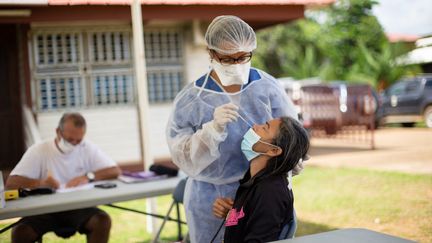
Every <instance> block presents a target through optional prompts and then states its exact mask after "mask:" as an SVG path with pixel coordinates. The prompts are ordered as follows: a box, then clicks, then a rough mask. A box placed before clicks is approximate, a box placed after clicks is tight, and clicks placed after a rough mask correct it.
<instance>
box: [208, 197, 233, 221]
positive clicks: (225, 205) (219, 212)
mask: <svg viewBox="0 0 432 243" xmlns="http://www.w3.org/2000/svg"><path fill="white" fill-rule="evenodd" d="M233 203H234V202H233V200H232V199H231V198H227V197H225V198H224V197H219V198H216V200H215V201H214V203H213V214H214V216H216V217H218V218H221V219H224V218H225V217H226V216H227V214H228V212H229V211H230V209H231V208H232V206H233Z"/></svg>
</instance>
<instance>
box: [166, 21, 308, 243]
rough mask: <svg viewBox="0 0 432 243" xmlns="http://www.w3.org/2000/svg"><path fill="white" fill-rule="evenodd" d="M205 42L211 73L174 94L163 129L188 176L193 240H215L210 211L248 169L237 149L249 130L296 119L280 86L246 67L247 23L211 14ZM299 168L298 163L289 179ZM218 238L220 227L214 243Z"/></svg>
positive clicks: (251, 38)
mask: <svg viewBox="0 0 432 243" xmlns="http://www.w3.org/2000/svg"><path fill="white" fill-rule="evenodd" d="M205 40H206V42H207V48H208V52H209V55H210V59H211V68H210V70H209V71H208V72H207V73H206V74H205V75H203V76H202V77H201V78H199V79H198V80H196V81H195V82H193V83H189V84H188V85H186V86H185V87H184V88H183V89H182V91H180V93H179V94H178V95H177V97H176V99H175V100H174V109H173V112H172V114H171V116H170V119H169V121H168V124H167V131H166V132H167V141H168V146H169V149H170V152H171V156H172V159H173V162H174V163H175V164H176V165H177V166H179V167H180V169H181V170H183V171H184V172H185V173H186V174H187V175H188V176H189V177H190V179H189V180H188V181H187V184H186V188H185V194H184V205H185V209H186V219H187V223H188V226H189V234H190V239H191V242H193V243H207V242H210V241H211V240H212V238H213V236H214V235H215V234H216V233H217V232H218V228H219V226H220V225H221V223H222V220H221V219H218V218H216V217H215V216H214V215H213V213H212V205H213V202H214V201H215V200H216V198H221V197H222V198H234V196H235V192H236V190H237V188H238V186H239V182H238V181H239V180H240V179H241V178H242V177H243V175H244V174H245V172H246V171H247V170H248V167H249V162H248V160H247V159H246V157H245V156H244V155H243V153H242V151H241V149H240V143H241V141H242V138H243V135H244V134H245V133H246V131H247V130H248V129H249V128H250V127H251V126H252V124H262V123H265V122H266V121H268V120H271V119H272V118H278V117H282V116H290V117H293V118H295V119H297V117H298V115H297V113H296V111H295V108H294V105H293V103H292V102H291V101H290V99H289V98H288V96H287V95H286V93H285V91H284V90H283V89H282V88H281V86H280V85H279V83H278V81H277V80H276V79H275V78H274V77H272V76H270V75H269V74H267V73H265V72H263V71H261V70H258V69H255V68H251V62H250V60H251V58H252V51H253V50H254V49H255V48H256V36H255V32H254V31H253V29H252V28H251V27H250V26H249V25H248V24H247V23H246V22H244V21H243V20H241V19H240V18H238V17H236V16H219V17H216V18H215V19H214V20H213V21H212V22H211V23H210V25H209V27H208V29H207V32H206V34H205ZM302 168H303V166H302V164H301V163H300V164H299V166H297V167H296V170H297V171H294V174H296V173H299V171H300V170H301V169H302ZM223 235H224V230H223V229H222V230H221V231H219V233H218V235H217V236H216V240H215V242H222V239H223Z"/></svg>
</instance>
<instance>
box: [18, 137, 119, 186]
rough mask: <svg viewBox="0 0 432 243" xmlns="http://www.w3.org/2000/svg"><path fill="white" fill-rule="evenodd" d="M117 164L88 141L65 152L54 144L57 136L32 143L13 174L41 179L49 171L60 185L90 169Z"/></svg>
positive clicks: (91, 170) (95, 169) (90, 170)
mask: <svg viewBox="0 0 432 243" xmlns="http://www.w3.org/2000/svg"><path fill="white" fill-rule="evenodd" d="M115 165H116V163H115V162H114V160H112V159H111V158H109V157H108V156H107V155H106V154H105V153H104V152H102V150H100V149H99V147H97V146H96V145H95V144H93V143H91V142H89V141H87V140H84V141H82V142H81V143H80V144H79V145H77V146H76V148H75V149H74V150H73V152H71V153H69V154H62V153H61V152H60V151H59V150H58V148H57V146H56V145H55V142H54V139H50V140H45V141H43V142H41V143H37V144H34V145H32V146H31V147H30V148H29V149H28V150H27V151H26V152H25V154H24V155H23V157H22V158H21V160H20V162H18V164H17V166H16V167H15V168H14V169H13V170H12V172H11V174H10V175H19V176H24V177H27V178H31V179H38V180H40V179H44V178H46V177H47V176H48V171H50V172H51V174H52V176H53V177H54V178H55V179H56V180H58V181H59V182H60V184H66V183H67V182H68V181H70V180H71V179H73V178H75V177H77V176H83V175H85V174H86V173H87V172H95V171H98V170H100V169H104V168H109V167H113V166H115Z"/></svg>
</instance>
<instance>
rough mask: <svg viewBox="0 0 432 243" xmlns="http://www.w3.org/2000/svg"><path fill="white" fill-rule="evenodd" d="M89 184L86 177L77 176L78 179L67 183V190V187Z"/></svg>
mask: <svg viewBox="0 0 432 243" xmlns="http://www.w3.org/2000/svg"><path fill="white" fill-rule="evenodd" d="M88 182H89V181H88V179H87V177H86V176H77V177H75V178H73V179H72V180H70V181H68V183H66V188H67V187H76V186H79V185H83V184H87V183H88Z"/></svg>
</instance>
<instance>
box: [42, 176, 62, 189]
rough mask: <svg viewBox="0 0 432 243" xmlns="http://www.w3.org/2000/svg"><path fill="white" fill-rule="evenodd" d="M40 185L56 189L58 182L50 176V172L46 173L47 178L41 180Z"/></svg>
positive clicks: (58, 185)
mask: <svg viewBox="0 0 432 243" xmlns="http://www.w3.org/2000/svg"><path fill="white" fill-rule="evenodd" d="M40 186H48V187H52V188H54V189H58V188H59V187H60V183H59V182H58V181H57V180H56V179H55V178H54V177H52V176H51V174H48V176H47V178H45V179H43V180H42V181H41V183H40Z"/></svg>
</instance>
